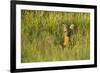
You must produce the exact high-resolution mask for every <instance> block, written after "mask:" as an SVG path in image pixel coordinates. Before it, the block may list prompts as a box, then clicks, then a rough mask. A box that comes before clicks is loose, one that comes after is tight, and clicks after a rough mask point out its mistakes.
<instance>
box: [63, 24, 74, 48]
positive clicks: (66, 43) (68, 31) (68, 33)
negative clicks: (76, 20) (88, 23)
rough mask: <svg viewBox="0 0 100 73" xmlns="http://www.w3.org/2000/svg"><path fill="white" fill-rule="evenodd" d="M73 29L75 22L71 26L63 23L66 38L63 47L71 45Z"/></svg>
mask: <svg viewBox="0 0 100 73" xmlns="http://www.w3.org/2000/svg"><path fill="white" fill-rule="evenodd" d="M73 29H74V24H71V25H70V26H69V27H66V25H63V31H64V38H63V43H62V48H65V47H66V46H69V43H70V38H71V33H72V31H73Z"/></svg>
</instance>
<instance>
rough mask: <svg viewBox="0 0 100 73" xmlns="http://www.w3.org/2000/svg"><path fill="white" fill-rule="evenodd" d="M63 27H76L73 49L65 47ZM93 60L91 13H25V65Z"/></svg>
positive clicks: (71, 45)
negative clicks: (62, 45) (61, 44)
mask: <svg viewBox="0 0 100 73" xmlns="http://www.w3.org/2000/svg"><path fill="white" fill-rule="evenodd" d="M63 24H66V26H67V25H70V24H74V25H75V28H74V32H73V34H72V36H71V42H70V45H69V47H65V48H61V47H60V43H61V42H62V41H63V37H64V35H63V30H62V29H63V26H62V25H63ZM86 59H90V14H89V13H82V12H77V13H75V12H54V11H32V10H21V62H22V63H29V62H47V61H72V60H86Z"/></svg>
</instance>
